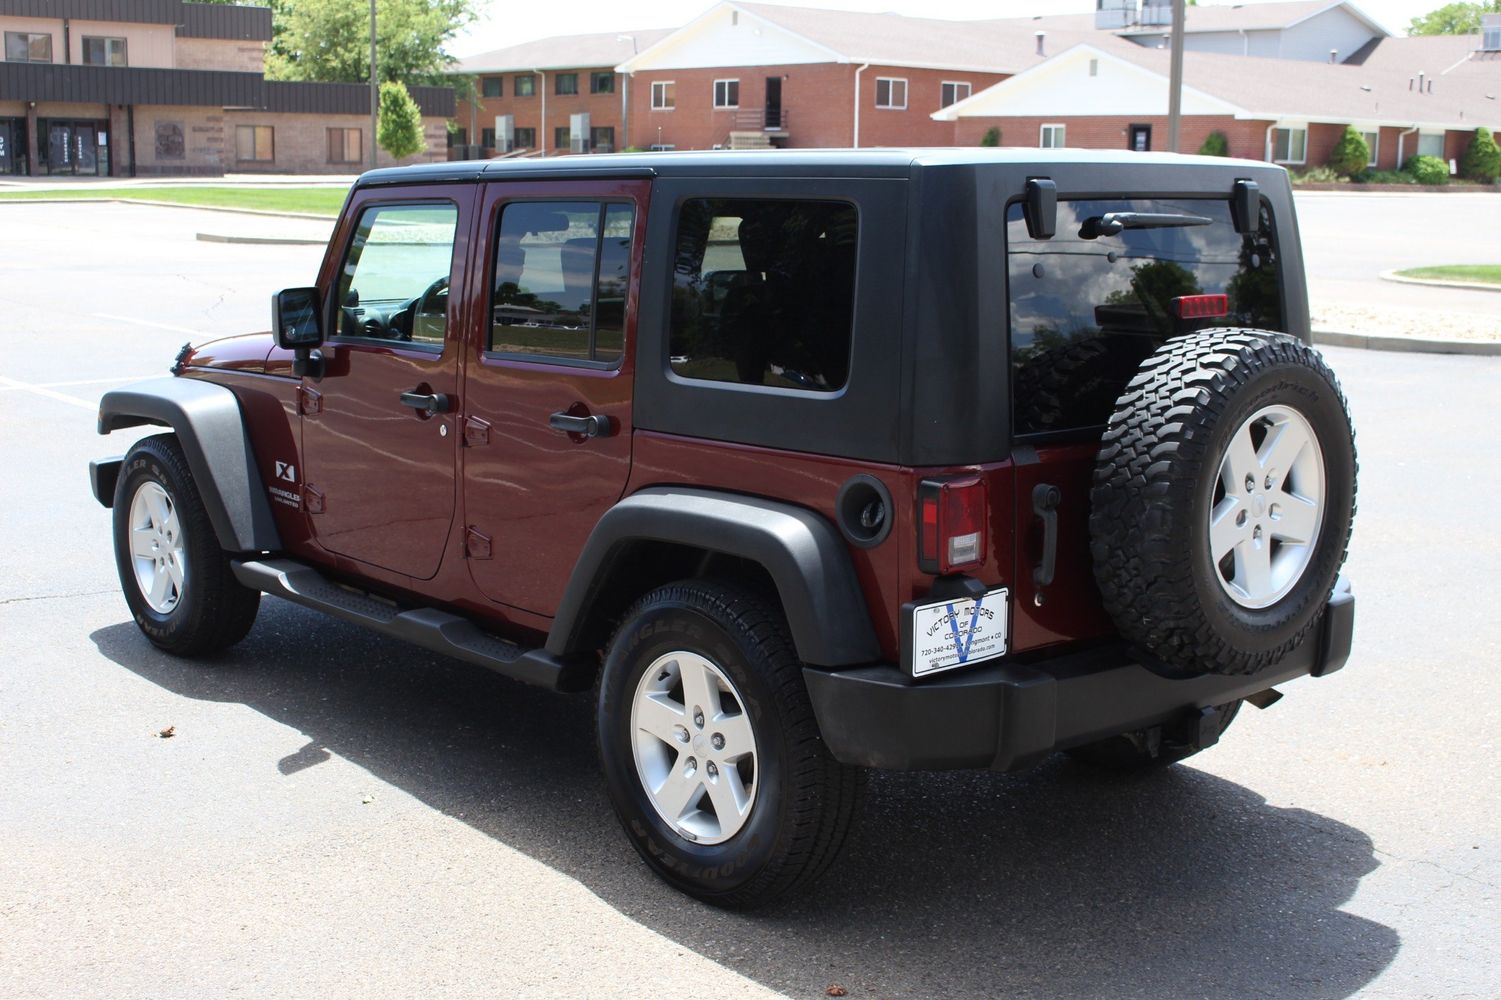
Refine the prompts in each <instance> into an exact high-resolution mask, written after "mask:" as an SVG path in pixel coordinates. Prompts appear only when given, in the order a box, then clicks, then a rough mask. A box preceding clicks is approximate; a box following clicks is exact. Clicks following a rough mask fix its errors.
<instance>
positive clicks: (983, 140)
mask: <svg viewBox="0 0 1501 1000" xmlns="http://www.w3.org/2000/svg"><path fill="white" fill-rule="evenodd" d="M1000 144H1001V130H1000V129H998V128H996V127H995V126H994V125H992V126H991V127H990V128H988V129H986V130H985V134H984V135H982V136H980V145H982V146H999V145H1000Z"/></svg>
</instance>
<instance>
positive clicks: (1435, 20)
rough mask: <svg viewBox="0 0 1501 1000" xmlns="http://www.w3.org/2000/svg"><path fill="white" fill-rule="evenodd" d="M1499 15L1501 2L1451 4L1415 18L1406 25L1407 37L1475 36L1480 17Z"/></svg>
mask: <svg viewBox="0 0 1501 1000" xmlns="http://www.w3.org/2000/svg"><path fill="white" fill-rule="evenodd" d="M1494 13H1501V0H1490V2H1489V3H1451V4H1445V5H1444V6H1442V7H1440V8H1439V9H1438V10H1434V11H1429V12H1428V13H1427V14H1423V15H1421V16H1419V17H1415V18H1413V19H1412V21H1411V22H1409V23H1408V25H1407V33H1408V34H1409V35H1476V34H1479V33H1480V15H1481V14H1494Z"/></svg>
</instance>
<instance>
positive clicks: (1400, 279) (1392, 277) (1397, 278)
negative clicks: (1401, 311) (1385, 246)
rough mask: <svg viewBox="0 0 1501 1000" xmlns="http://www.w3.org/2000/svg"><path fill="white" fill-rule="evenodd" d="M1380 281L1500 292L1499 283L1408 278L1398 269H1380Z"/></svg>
mask: <svg viewBox="0 0 1501 1000" xmlns="http://www.w3.org/2000/svg"><path fill="white" fill-rule="evenodd" d="M1377 277H1378V278H1380V279H1381V280H1382V281H1393V282H1396V283H1397V284H1399V285H1427V286H1429V287H1430V288H1460V289H1464V290H1466V291H1474V292H1501V285H1494V284H1490V283H1489V282H1484V281H1448V280H1445V279H1443V278H1409V277H1407V276H1405V275H1403V274H1402V273H1400V272H1398V271H1382V272H1381V273H1380V274H1378V275H1377Z"/></svg>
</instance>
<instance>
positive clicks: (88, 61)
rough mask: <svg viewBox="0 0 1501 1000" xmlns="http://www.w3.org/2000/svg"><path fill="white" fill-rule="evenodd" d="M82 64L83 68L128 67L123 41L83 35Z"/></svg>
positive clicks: (121, 39)
mask: <svg viewBox="0 0 1501 1000" xmlns="http://www.w3.org/2000/svg"><path fill="white" fill-rule="evenodd" d="M48 37H51V36H48ZM83 64H84V65H85V66H128V65H130V64H129V63H128V62H126V60H125V39H123V38H90V37H89V36H88V35H84V36H83Z"/></svg>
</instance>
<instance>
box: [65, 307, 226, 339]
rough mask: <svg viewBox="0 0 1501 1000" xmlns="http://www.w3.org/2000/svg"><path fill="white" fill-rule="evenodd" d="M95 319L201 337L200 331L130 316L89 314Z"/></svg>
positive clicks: (201, 332)
mask: <svg viewBox="0 0 1501 1000" xmlns="http://www.w3.org/2000/svg"><path fill="white" fill-rule="evenodd" d="M89 315H90V316H92V317H94V318H95V319H112V320H114V321H115V322H116V323H134V324H135V325H136V326H149V327H151V328H152V329H154V330H170V331H171V332H173V333H185V334H187V335H188V336H190V337H202V336H203V335H204V334H203V331H202V330H189V329H188V328H187V327H185V326H169V325H168V324H166V323H153V322H151V321H150V320H144V319H136V318H134V317H132V316H111V315H110V314H109V313H89Z"/></svg>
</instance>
